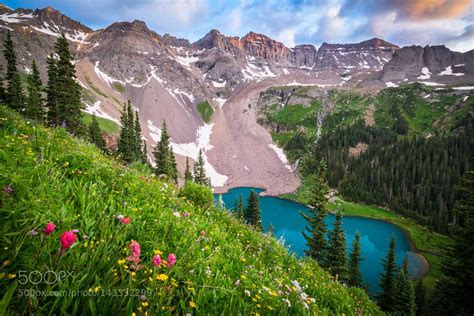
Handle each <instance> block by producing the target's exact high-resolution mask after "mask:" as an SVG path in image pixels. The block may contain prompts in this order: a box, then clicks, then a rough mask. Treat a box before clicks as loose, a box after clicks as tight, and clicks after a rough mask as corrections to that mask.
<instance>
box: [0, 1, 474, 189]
mask: <svg viewBox="0 0 474 316" xmlns="http://www.w3.org/2000/svg"><path fill="white" fill-rule="evenodd" d="M8 31H10V32H11V34H12V37H13V41H14V43H15V48H16V52H17V56H18V64H19V68H20V70H22V71H24V72H28V71H29V67H30V65H31V61H32V60H36V61H37V63H38V65H39V68H40V73H41V75H42V78H43V80H44V81H46V79H47V78H46V58H47V56H48V55H49V54H50V53H52V52H53V50H54V45H55V42H56V40H57V37H58V36H59V35H60V34H61V33H65V35H66V37H67V38H68V40H69V43H70V47H71V50H72V52H73V55H74V59H75V65H76V71H77V80H78V82H79V83H80V85H81V86H82V88H83V102H84V103H85V104H86V105H87V107H86V111H87V112H88V113H96V114H97V115H98V116H100V117H103V118H106V119H109V120H112V121H115V122H119V118H120V111H121V109H122V105H123V103H125V102H126V101H127V100H128V99H129V100H131V102H132V104H133V105H134V107H135V109H136V110H137V111H138V113H139V116H140V121H141V124H142V131H143V135H144V137H145V138H146V140H147V142H148V148H149V150H150V153H151V150H152V148H153V147H154V145H155V142H156V141H157V139H158V138H159V135H160V126H161V124H162V122H163V120H166V122H167V124H168V129H169V132H170V135H171V137H172V145H173V150H174V151H175V153H176V154H177V155H178V157H177V161H178V163H182V162H184V161H185V156H189V157H190V158H192V159H196V157H197V153H198V152H199V150H200V149H201V150H203V152H204V157H205V160H206V169H207V172H208V175H210V176H211V180H212V181H213V184H214V185H215V186H218V187H221V188H224V187H229V186H232V185H240V186H242V185H249V186H258V187H260V185H259V184H262V186H265V187H267V188H269V189H271V187H272V184H274V183H276V182H278V183H282V184H281V185H280V186H275V188H274V192H277V193H278V194H280V193H284V192H285V189H286V188H289V190H290V189H294V188H296V186H297V184H298V179H297V177H296V176H295V175H294V174H292V172H291V170H290V169H288V168H287V166H285V164H284V162H282V161H281V159H280V158H279V156H278V155H276V154H275V152H274V150H273V149H272V147H268V145H269V144H270V143H271V136H270V135H269V134H268V133H267V132H265V131H264V130H263V129H262V128H261V126H259V125H258V124H257V123H256V119H257V118H256V113H255V111H254V107H255V108H256V105H257V103H258V102H257V100H258V94H259V93H260V92H261V91H265V90H267V89H268V88H269V87H271V86H286V85H290V86H298V85H313V86H314V85H319V86H320V87H328V86H330V87H335V86H342V87H343V88H344V87H348V88H350V87H353V86H355V85H358V84H361V85H362V84H365V85H369V86H371V87H375V89H379V88H380V87H385V85H386V84H388V82H389V81H390V80H398V81H401V80H408V79H407V78H410V80H417V78H418V77H419V76H420V73H424V72H426V71H428V72H430V71H431V73H433V74H434V73H436V74H437V76H438V77H440V78H441V79H443V80H445V82H454V80H457V81H456V82H460V81H462V80H467V79H469V80H471V82H472V81H474V78H472V76H471V74H472V73H473V59H474V58H473V52H468V53H465V54H461V53H455V52H451V51H449V50H448V49H447V48H445V47H425V48H421V47H407V48H402V49H398V47H397V46H396V45H393V44H390V43H388V42H385V41H383V40H381V39H372V40H368V41H364V42H361V43H357V44H327V43H324V44H323V45H322V46H321V47H320V49H319V50H316V48H315V47H314V46H313V45H309V44H306V45H298V46H296V47H294V48H288V47H286V46H285V45H284V44H282V43H280V42H278V41H276V40H273V39H271V38H269V37H268V36H266V35H263V34H258V33H254V32H250V33H248V34H247V35H245V36H243V37H241V38H239V37H233V36H226V35H224V34H222V33H221V32H219V31H218V30H211V31H210V32H209V33H208V34H206V35H205V36H204V37H203V38H202V39H200V40H198V41H196V42H194V43H190V42H189V41H188V40H186V39H181V38H176V37H174V36H172V35H169V34H165V35H163V36H161V35H160V34H157V33H156V32H154V31H152V30H150V29H149V28H148V27H147V26H146V24H145V23H144V22H142V21H138V20H135V21H133V22H116V23H113V24H111V25H110V26H108V27H106V28H104V29H99V30H92V29H90V28H88V27H87V26H84V25H82V24H81V23H80V22H77V21H74V20H73V19H70V18H69V17H67V16H65V15H63V14H62V13H61V12H59V11H56V10H54V9H52V8H49V7H48V8H45V9H41V10H35V11H32V10H25V9H17V10H12V9H10V8H8V7H6V6H3V5H0V41H4V39H5V36H6V34H7V32H8ZM392 56H393V59H392ZM390 60H391V61H390ZM0 64H2V65H4V64H5V60H4V59H3V56H2V54H0ZM446 67H450V68H446ZM425 68H426V69H427V70H426V71H425V70H424V69H425ZM461 72H462V73H463V75H462V76H461V75H460V73H461ZM453 73H454V75H453ZM367 78H368V79H367ZM362 79H367V80H366V81H365V82H362V83H360V80H362ZM441 79H440V80H441ZM449 80H451V81H449ZM465 82H467V81H465ZM292 88H293V87H290V90H288V91H290V92H288V93H290V94H289V95H280V96H279V95H269V96H268V98H269V99H271V100H279V101H281V102H296V103H301V104H304V105H309V104H310V102H311V99H310V98H306V99H304V98H302V97H301V96H298V95H291V89H292ZM314 91H318V90H317V89H315V90H314ZM204 101H207V102H209V104H210V105H211V106H212V108H213V109H214V116H213V118H212V120H211V122H210V124H206V123H204V122H203V120H202V118H201V115H200V113H199V112H198V111H197V105H198V104H200V103H201V102H204ZM252 104H253V106H254V107H252V106H251V105H252ZM214 125H215V128H214ZM211 135H212V137H211ZM248 144H252V145H251V146H253V147H254V148H250V149H245V148H244V147H246V146H248ZM257 147H259V148H258V153H257V155H259V156H261V157H262V159H261V160H262V163H261V164H259V163H257V162H255V154H256V152H257V150H256V148H257ZM260 147H261V148H260ZM213 148H214V149H213ZM228 155H230V156H231V157H233V156H237V155H238V156H239V161H240V165H239V164H237V163H236V162H235V161H233V160H231V159H227V158H228V157H227V156H228ZM268 155H272V158H269V157H268ZM208 157H209V160H208ZM214 166H216V168H217V169H214ZM181 167H182V166H181ZM239 168H240V169H239ZM249 169H254V170H252V172H253V173H251V172H250V171H248V170H249ZM242 170H245V174H246V175H245V176H244V175H243V171H242ZM257 173H258V176H259V177H261V178H262V180H261V182H259V181H260V179H258V180H255V177H254V176H252V174H257ZM264 177H266V178H265V179H264ZM255 181H257V182H255Z"/></svg>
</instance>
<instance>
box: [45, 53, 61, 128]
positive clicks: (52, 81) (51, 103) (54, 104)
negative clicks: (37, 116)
mask: <svg viewBox="0 0 474 316" xmlns="http://www.w3.org/2000/svg"><path fill="white" fill-rule="evenodd" d="M47 64H48V86H47V88H46V95H47V97H46V106H47V108H48V113H47V120H48V124H49V125H50V126H53V127H55V126H60V125H61V120H60V119H61V118H60V114H59V106H58V95H59V92H58V91H59V87H58V70H57V65H56V59H55V58H54V56H53V54H51V55H49V56H48V59H47Z"/></svg>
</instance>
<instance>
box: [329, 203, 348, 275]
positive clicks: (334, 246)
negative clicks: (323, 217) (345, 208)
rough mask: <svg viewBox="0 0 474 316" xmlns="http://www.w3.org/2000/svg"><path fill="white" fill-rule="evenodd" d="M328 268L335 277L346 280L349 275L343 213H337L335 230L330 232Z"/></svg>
mask: <svg viewBox="0 0 474 316" xmlns="http://www.w3.org/2000/svg"><path fill="white" fill-rule="evenodd" d="M326 266H327V268H328V270H329V272H330V273H331V274H332V275H333V276H338V278H339V279H345V277H346V273H347V255H346V236H345V233H344V228H343V227H342V213H341V212H340V211H338V212H337V213H336V219H335V221H334V229H333V230H331V231H330V232H329V243H328V253H327V265H326Z"/></svg>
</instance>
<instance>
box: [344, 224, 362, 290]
mask: <svg viewBox="0 0 474 316" xmlns="http://www.w3.org/2000/svg"><path fill="white" fill-rule="evenodd" d="M363 260H364V259H363V258H362V249H361V245H360V233H359V232H356V233H355V236H354V240H353V241H352V244H351V253H350V256H349V277H348V284H349V286H355V287H360V288H362V287H364V281H363V278H362V273H361V272H360V263H361V262H362V261H363Z"/></svg>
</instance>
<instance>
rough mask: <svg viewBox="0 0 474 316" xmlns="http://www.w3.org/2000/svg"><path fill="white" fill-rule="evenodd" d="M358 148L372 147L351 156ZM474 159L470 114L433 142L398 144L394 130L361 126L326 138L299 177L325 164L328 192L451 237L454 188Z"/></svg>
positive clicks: (415, 139)
mask: <svg viewBox="0 0 474 316" xmlns="http://www.w3.org/2000/svg"><path fill="white" fill-rule="evenodd" d="M300 136H301V135H300ZM300 136H298V134H296V135H295V136H294V137H300ZM359 143H365V144H368V148H367V150H366V151H365V152H363V153H361V154H360V155H358V156H351V155H350V154H349V148H351V147H355V146H357V144H359ZM291 144H294V142H291V141H289V142H288V143H287V146H286V147H288V146H290V145H291ZM286 147H285V149H286V150H290V151H291V150H293V151H294V150H295V149H294V148H286ZM473 155H474V119H473V118H472V116H471V115H470V114H467V115H466V116H465V117H463V118H461V119H460V120H459V121H458V122H457V124H455V125H454V126H453V131H452V132H450V133H447V134H444V135H435V136H433V137H429V138H426V137H421V136H413V137H402V138H399V136H397V134H396V133H395V132H394V131H393V130H390V129H386V128H378V127H371V126H365V125H364V123H363V122H362V121H359V122H356V123H354V124H353V125H351V126H348V127H342V128H336V130H335V131H332V132H331V133H325V134H323V135H322V136H321V138H320V140H319V142H318V143H317V144H316V146H314V147H313V148H312V150H311V155H308V156H303V157H305V159H303V163H302V164H301V168H300V171H301V173H302V174H303V175H310V174H311V173H312V172H313V170H316V169H317V168H318V164H319V161H321V160H325V161H326V162H327V166H328V169H329V170H331V172H330V173H328V174H327V175H326V179H327V181H328V183H329V186H330V187H332V188H337V189H338V190H339V192H340V193H341V194H342V195H343V196H344V197H345V198H346V199H348V200H351V201H355V202H363V203H366V204H373V205H381V206H386V207H388V208H390V209H391V210H393V211H395V212H398V213H400V214H402V215H404V216H407V217H411V218H413V219H415V220H417V221H418V222H419V223H420V224H422V225H427V226H429V227H430V228H432V229H433V230H435V231H437V232H441V233H447V232H448V225H449V223H452V222H453V221H454V219H455V218H454V212H453V208H454V204H455V202H456V201H457V199H458V198H459V196H458V193H457V192H456V190H455V189H454V188H455V186H456V184H457V182H458V181H459V179H460V178H461V177H462V176H463V175H464V174H465V172H466V171H467V170H469V169H470V168H472V162H471V161H470V157H472V156H473Z"/></svg>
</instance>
